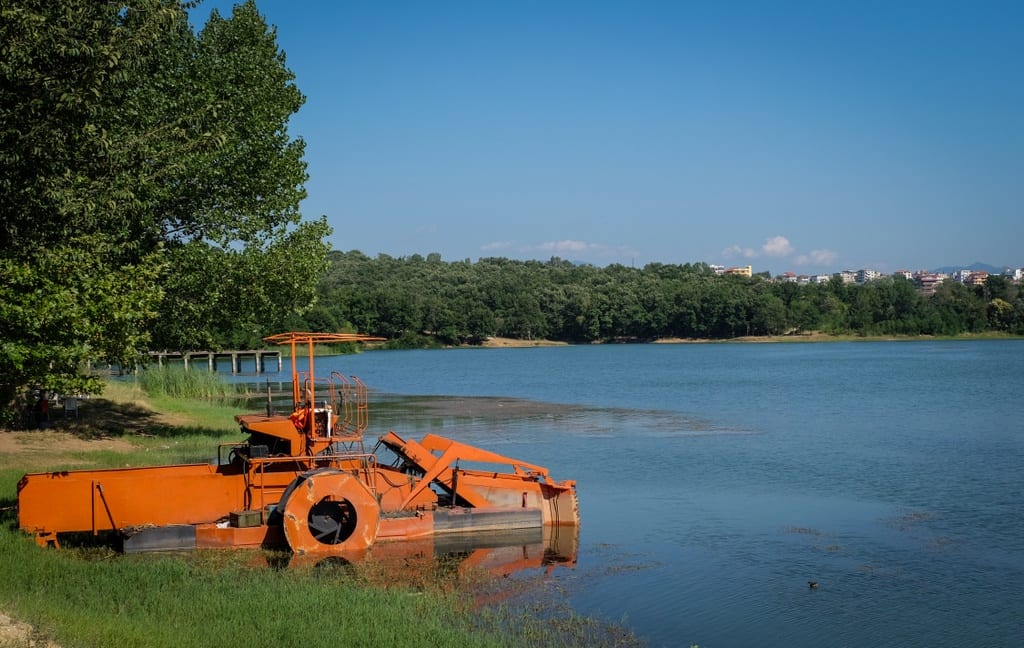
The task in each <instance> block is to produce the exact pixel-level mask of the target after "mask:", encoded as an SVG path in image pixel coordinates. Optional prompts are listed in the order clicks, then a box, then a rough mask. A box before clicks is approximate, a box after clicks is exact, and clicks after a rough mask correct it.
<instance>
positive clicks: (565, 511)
mask: <svg viewBox="0 0 1024 648" xmlns="http://www.w3.org/2000/svg"><path fill="white" fill-rule="evenodd" d="M379 339H380V338H371V337H368V336H363V335H356V334H344V333H297V332H292V333H284V334H280V335H273V336H270V337H267V338H265V341H267V342H270V343H273V344H288V345H290V346H291V357H292V386H293V393H292V398H293V411H292V412H290V413H289V414H288V415H276V414H274V413H273V412H272V411H271V407H270V405H269V403H268V407H267V412H266V413H265V414H240V415H238V416H236V417H235V420H236V421H237V422H238V424H239V426H240V427H241V431H242V432H243V433H244V434H246V435H248V439H247V440H246V441H244V442H242V443H236V444H228V445H225V446H221V447H220V448H219V449H218V459H217V463H215V464H188V465H174V466H153V467H145V468H115V469H106V470H75V471H61V472H46V473H33V474H28V475H25V476H24V477H23V478H22V479H21V481H20V482H19V484H18V520H19V524H20V526H21V528H22V529H23V530H24V531H26V532H28V533H31V534H32V535H33V536H34V537H35V539H36V542H37V543H38V544H40V545H42V546H48V545H53V546H59V545H60V536H61V534H67V533H82V532H86V533H92V534H94V535H98V534H100V533H107V532H115V533H117V534H119V535H120V536H122V538H123V547H124V550H125V551H127V552H132V551H146V550H166V549H188V548H195V547H280V548H291V550H292V551H293V552H295V553H296V554H349V553H353V552H359V551H361V550H364V549H366V548H367V547H369V546H370V545H372V544H373V543H375V542H377V541H384V540H403V539H412V538H425V537H430V536H434V535H437V534H454V533H473V532H483V531H501V530H517V529H528V528H545V529H547V530H549V531H550V528H552V527H559V526H562V525H569V526H573V527H575V526H576V525H578V523H579V512H578V508H577V499H576V485H575V482H573V481H562V482H557V481H554V480H552V479H551V477H550V475H549V474H548V471H547V470H546V469H545V468H542V467H540V466H537V465H533V464H530V463H526V462H524V461H519V460H517V459H512V458H510V457H505V456H502V455H499V454H495V453H493V452H489V451H487V450H483V449H481V448H477V447H474V446H470V445H466V444H463V443H459V442H457V441H453V440H451V439H447V438H444V437H440V436H437V435H433V434H428V435H427V436H426V437H424V438H423V439H421V440H420V441H414V440H406V439H403V438H402V437H400V436H398V435H397V434H395V433H394V432H388V433H387V434H385V435H384V436H382V437H380V439H379V445H378V448H379V447H380V446H381V445H382V446H384V447H386V448H387V449H388V450H390V451H391V453H390V454H392V455H394V457H395V459H394V460H393V461H392V462H391V463H390V464H387V465H382V464H381V463H378V460H377V454H376V453H375V452H372V451H371V452H367V451H366V450H365V449H364V447H363V434H364V432H365V431H366V428H367V425H368V409H367V390H366V387H365V386H364V385H363V383H362V382H360V381H359V379H358V378H355V377H346V376H343V375H341V374H340V373H338V372H334V373H332V374H331V375H330V377H329V378H327V379H325V380H318V379H316V378H315V375H314V358H313V346H314V344H317V343H338V342H363V341H372V340H379ZM302 344H305V345H308V347H309V370H308V372H304V373H300V372H299V371H298V369H297V367H296V350H297V349H299V348H300V347H299V345H302ZM467 466H475V467H467Z"/></svg>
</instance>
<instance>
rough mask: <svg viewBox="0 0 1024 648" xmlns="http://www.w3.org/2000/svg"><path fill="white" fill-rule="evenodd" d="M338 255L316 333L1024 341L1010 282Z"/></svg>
mask: <svg viewBox="0 0 1024 648" xmlns="http://www.w3.org/2000/svg"><path fill="white" fill-rule="evenodd" d="M328 256H329V259H330V269H329V270H328V271H327V273H325V274H324V276H323V279H322V280H321V283H320V293H321V296H320V301H319V306H318V310H317V312H318V320H317V321H310V320H306V321H305V322H304V323H305V328H309V329H312V330H319V329H317V326H318V325H320V323H322V322H330V323H331V325H332V326H333V325H344V326H349V327H351V328H353V329H356V330H359V331H363V332H367V333H373V334H376V335H383V336H386V337H389V338H392V339H397V340H402V341H403V342H402V344H406V343H409V342H416V341H419V342H423V341H424V340H425V339H426V338H431V339H435V340H437V341H439V342H441V343H443V344H462V343H476V342H479V341H481V340H482V339H484V338H486V337H488V336H502V337H512V338H519V339H537V338H549V339H554V340H562V341H567V342H594V341H614V340H623V341H628V340H652V339H656V338H666V337H678V338H704V339H731V338H736V337H740V336H764V335H781V334H787V333H797V332H805V331H824V332H828V333H833V334H853V335H954V334H957V333H963V332H981V331H986V330H1000V331H1008V332H1013V333H1018V334H1024V295H1022V293H1021V291H1019V290H1018V288H1017V287H1016V286H1014V285H1013V284H1012V283H1009V282H1006V281H1005V280H1004V278H1002V277H990V280H989V283H987V284H986V285H985V286H984V287H981V288H971V287H968V286H964V285H963V284H959V283H955V282H949V283H948V284H944V285H943V286H941V287H940V289H939V290H938V291H937V292H936V294H935V295H934V296H926V295H923V294H921V292H920V291H919V290H918V289H917V288H916V287H915V286H914V284H913V283H912V282H910V281H907V280H904V279H902V278H885V279H880V280H876V281H872V282H869V283H865V284H844V283H843V282H842V281H840V280H839V279H833V280H832V281H830V282H828V283H826V284H811V285H798V284H795V283H787V282H773V281H769V280H766V279H765V278H764V277H762V276H755V277H751V278H743V277H736V276H718V275H715V274H714V273H713V272H712V271H711V269H710V268H709V267H708V266H706V265H704V264H700V263H698V264H683V265H670V264H661V263H652V264H649V265H647V266H645V267H643V268H631V267H625V266H622V265H611V266H608V267H605V268H598V267H594V266H590V265H578V264H573V263H570V262H568V261H565V260H562V259H558V258H553V259H551V260H550V261H547V262H540V261H513V260H510V259H504V258H485V259H480V260H479V261H477V262H476V263H470V262H469V261H457V262H453V263H446V262H443V261H441V259H440V257H439V256H437V255H428V256H427V257H426V258H424V257H422V256H420V255H413V256H411V257H407V258H393V257H390V256H387V255H380V256H378V257H376V258H370V257H368V256H366V255H364V254H362V253H361V252H358V251H351V252H331V253H330V254H329V255H328ZM298 324H299V325H300V327H302V326H301V324H302V322H301V321H300V322H299V323H298Z"/></svg>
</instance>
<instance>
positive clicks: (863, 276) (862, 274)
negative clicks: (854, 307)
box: [854, 269, 882, 284]
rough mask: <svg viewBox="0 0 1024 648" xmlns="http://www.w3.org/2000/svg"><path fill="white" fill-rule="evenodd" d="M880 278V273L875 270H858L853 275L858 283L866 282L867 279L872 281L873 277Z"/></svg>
mask: <svg viewBox="0 0 1024 648" xmlns="http://www.w3.org/2000/svg"><path fill="white" fill-rule="evenodd" d="M881 278H882V273H881V272H879V271H877V270H863V269H862V270H858V271H857V274H856V275H855V276H854V280H855V281H856V282H857V283H859V284H862V283H867V282H869V281H874V280H875V279H881Z"/></svg>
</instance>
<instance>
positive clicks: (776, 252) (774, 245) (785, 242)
mask: <svg viewBox="0 0 1024 648" xmlns="http://www.w3.org/2000/svg"><path fill="white" fill-rule="evenodd" d="M761 251H762V252H763V253H764V254H765V255H766V256H770V257H788V256H789V255H790V254H793V252H794V250H793V246H792V245H790V243H789V239H787V238H786V237H785V236H773V237H771V238H770V239H765V242H764V245H762V246H761Z"/></svg>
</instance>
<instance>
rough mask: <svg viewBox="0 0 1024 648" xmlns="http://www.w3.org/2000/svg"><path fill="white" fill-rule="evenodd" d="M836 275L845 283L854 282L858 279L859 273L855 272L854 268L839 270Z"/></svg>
mask: <svg viewBox="0 0 1024 648" xmlns="http://www.w3.org/2000/svg"><path fill="white" fill-rule="evenodd" d="M836 276H837V277H839V279H840V280H842V282H843V283H844V284H852V283H854V282H856V281H857V273H856V272H854V271H853V270H843V271H842V272H837V273H836Z"/></svg>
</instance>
